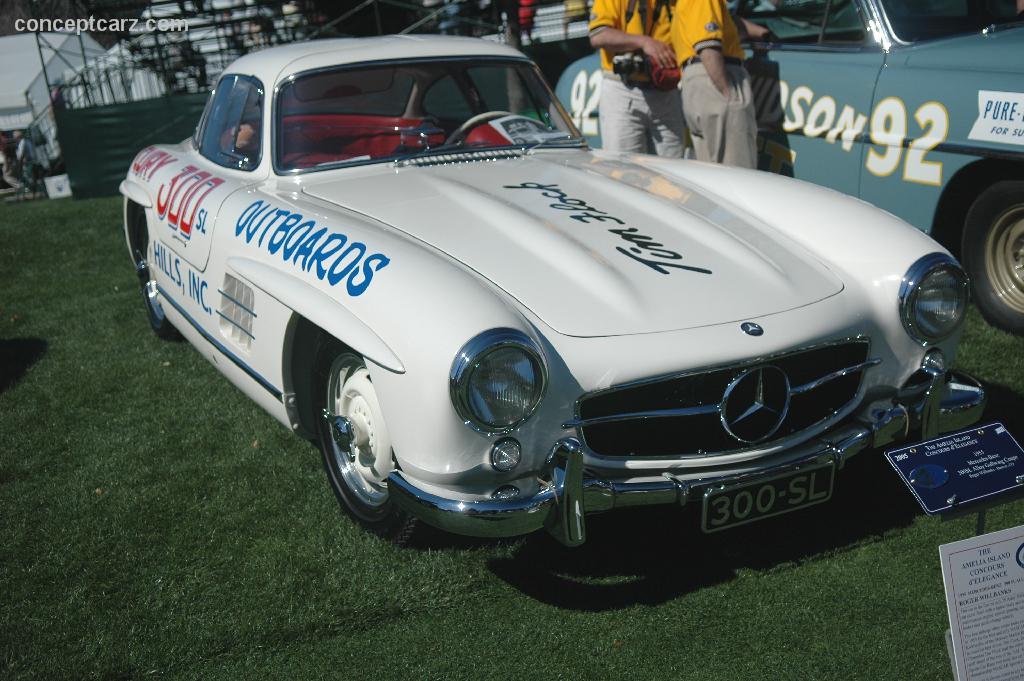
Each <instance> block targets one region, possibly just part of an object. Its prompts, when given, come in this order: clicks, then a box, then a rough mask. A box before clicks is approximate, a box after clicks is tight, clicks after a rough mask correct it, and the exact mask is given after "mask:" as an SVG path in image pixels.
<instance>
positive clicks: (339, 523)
mask: <svg viewBox="0 0 1024 681" xmlns="http://www.w3.org/2000/svg"><path fill="white" fill-rule="evenodd" d="M119 223H120V202H119V201H118V200H116V199H104V200H96V201H76V202H70V201H54V202H48V203H47V202H41V203H33V204H23V205H8V206H0V240H2V242H0V243H2V246H0V352H2V353H3V354H2V356H0V358H2V361H3V362H4V365H5V367H7V368H8V369H10V368H12V367H18V366H26V365H27V369H26V370H25V371H24V375H23V376H21V377H20V379H19V380H17V381H16V382H15V383H14V384H13V385H9V386H7V387H6V388H0V390H2V391H0V519H2V522H0V678H3V679H22V678H37V679H47V680H50V679H53V680H57V679H129V678H147V679H148V678H185V679H191V678H194V679H241V678H258V679H268V678H281V679H312V678H352V679H370V678H372V679H390V678H395V679H499V678H538V679H540V678H543V679H578V678H600V679H612V678H616V679H618V678H621V679H670V678H671V679H702V680H703V679H729V680H734V679H794V680H797V679H799V680H801V681H805V680H808V679H871V680H877V679H901V680H902V679H922V680H925V679H927V680H934V679H948V678H950V676H951V675H950V671H949V662H948V659H947V657H946V652H945V647H944V643H943V632H944V631H945V629H946V627H947V623H946V613H945V604H944V597H943V590H942V578H941V571H940V567H939V561H938V548H937V547H938V545H939V544H940V543H945V542H949V541H954V540H957V539H962V538H965V537H968V536H970V535H971V534H972V533H973V530H974V519H973V517H969V518H964V519H960V520H956V521H951V522H941V521H940V520H938V519H935V518H928V517H926V516H924V515H923V514H922V513H921V512H920V511H919V510H918V508H917V506H916V504H915V502H914V501H913V500H912V499H911V498H910V497H909V495H908V494H907V493H906V491H905V490H904V489H903V488H902V487H901V484H900V483H899V482H898V480H896V476H895V474H894V473H893V472H892V471H891V469H888V467H887V466H886V465H884V464H883V463H882V462H880V461H879V458H878V457H877V456H876V455H863V456H862V457H859V458H858V459H855V460H854V462H853V463H852V464H851V465H850V467H849V469H848V470H845V471H843V474H842V475H841V476H840V477H839V482H838V487H837V491H836V498H835V499H834V500H833V503H830V504H828V505H826V506H824V507H818V509H817V510H815V511H808V512H804V513H797V514H791V515H789V516H785V517H783V518H779V519H774V520H770V521H767V522H764V523H760V524H757V525H754V526H751V527H749V528H741V529H739V530H736V531H734V532H732V533H726V534H722V535H714V536H704V535H702V534H701V533H700V532H699V531H697V530H696V529H695V525H694V523H695V517H694V516H695V515H696V514H694V513H692V512H683V511H681V510H679V509H674V508H660V509H645V510H642V511H633V512H628V513H617V514H613V515H606V516H600V517H594V518H592V520H591V521H590V524H589V530H590V538H589V541H588V543H587V544H586V545H585V546H583V547H582V548H579V549H575V550H570V549H564V548H562V547H560V546H559V545H557V544H556V543H554V542H553V541H552V540H551V539H549V538H548V537H547V536H545V535H543V534H538V535H534V536H531V537H529V538H526V539H520V540H515V541H508V542H486V541H472V540H460V539H446V538H445V537H442V536H438V535H436V534H435V535H428V536H427V537H426V538H425V539H424V540H422V541H421V543H420V544H419V545H418V547H415V548H412V549H406V550H399V549H395V548H393V547H391V546H390V545H388V544H385V543H383V542H381V541H378V540H376V539H373V538H371V537H369V536H367V535H366V534H364V533H363V532H361V531H359V530H358V529H357V528H356V527H354V526H353V525H352V523H351V522H349V521H348V520H347V519H346V518H345V517H344V516H343V515H342V514H341V513H340V511H339V509H338V508H337V504H336V502H335V500H334V497H333V496H332V494H331V493H330V491H329V489H328V486H327V482H326V479H325V476H324V474H323V472H322V470H321V467H320V461H319V455H318V453H317V452H316V451H315V449H314V448H313V446H312V445H310V444H309V443H307V442H304V441H301V440H298V439H296V438H295V437H293V436H292V435H291V434H290V433H288V432H287V431H286V430H285V429H284V428H282V427H281V426H280V425H278V424H277V423H276V422H275V421H273V420H272V419H271V418H270V417H269V416H267V415H265V414H264V413H262V412H261V411H260V410H259V409H258V408H257V407H255V406H254V405H253V404H252V403H251V402H250V401H249V400H248V399H247V398H245V397H244V396H243V395H242V394H241V393H239V392H238V391H237V390H235V389H234V388H232V387H231V386H230V385H229V384H228V382H227V381H226V380H225V379H223V378H221V376H220V375H219V374H218V373H217V372H216V371H215V370H214V368H213V367H212V366H210V365H209V364H207V363H206V362H205V361H204V360H203V359H202V358H200V356H199V354H198V353H197V352H195V351H194V350H193V349H192V348H191V347H189V346H188V345H186V344H183V343H164V342H160V341H158V340H157V339H156V338H155V337H153V336H152V334H150V333H149V330H148V328H147V324H146V320H145V317H144V313H143V310H142V305H141V301H140V298H139V295H138V292H137V290H136V285H135V279H134V276H133V273H132V270H131V266H130V264H129V262H128V258H127V254H126V251H125V248H124V246H123V243H122V241H121V235H120V228H119ZM959 364H960V366H961V367H963V368H964V369H966V370H968V371H971V372H973V373H975V374H976V375H977V376H978V377H980V378H982V379H983V380H985V381H986V382H987V383H989V384H990V388H991V392H992V396H993V401H992V405H991V408H990V411H989V414H988V415H987V416H990V417H993V418H1000V419H1002V420H1004V422H1006V423H1007V425H1009V426H1010V427H1011V430H1014V431H1015V432H1016V434H1017V435H1018V436H1024V408H1022V407H1024V341H1022V340H1021V339H1017V338H1012V337H1009V336H1007V335H1005V334H1002V333H999V332H997V331H994V330H993V329H990V328H989V327H987V326H985V325H984V323H983V322H982V321H981V320H980V318H979V317H978V316H977V315H976V314H972V316H971V318H970V320H969V323H968V329H967V333H966V336H965V340H964V344H963V347H962V353H961V357H960V360H959ZM4 373H9V372H4ZM689 510H690V511H692V510H693V509H689ZM1022 522H1024V502H1017V503H1015V504H1009V505H1004V506H1002V507H1000V508H998V509H997V510H994V511H991V512H989V514H988V527H989V529H990V530H995V529H1000V528H1004V527H1010V526H1014V525H1018V524H1021V523H1022Z"/></svg>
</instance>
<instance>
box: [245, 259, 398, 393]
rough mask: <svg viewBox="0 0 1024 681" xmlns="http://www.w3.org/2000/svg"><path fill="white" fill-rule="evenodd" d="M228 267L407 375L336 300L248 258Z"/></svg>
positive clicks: (377, 338) (368, 356) (373, 359)
mask: <svg viewBox="0 0 1024 681" xmlns="http://www.w3.org/2000/svg"><path fill="white" fill-rule="evenodd" d="M227 265H228V267H229V268H230V269H232V270H235V271H236V272H238V273H239V274H240V275H242V276H243V277H244V278H246V279H248V280H249V281H250V282H252V283H253V284H254V285H255V286H256V287H258V288H260V289H262V290H263V291H265V292H266V293H267V294H268V295H270V296H271V297H272V298H274V299H276V300H277V301H278V302H280V303H282V304H283V305H285V306H286V307H288V308H291V309H292V310H293V311H295V312H297V313H298V314H300V315H302V316H303V317H305V318H306V319H307V320H309V321H310V322H312V323H313V324H316V325H317V326H319V327H320V328H321V329H323V330H324V331H326V332H327V333H329V334H331V335H332V336H334V337H335V338H337V339H338V340H340V341H342V342H344V343H345V344H347V345H348V346H349V347H351V348H352V349H353V350H355V351H356V352H358V353H359V354H360V355H362V356H363V357H364V358H366V359H368V360H370V361H371V362H373V363H374V364H377V365H379V366H381V367H383V368H385V369H387V370H388V371H391V372H394V373H396V374H403V373H405V366H404V365H403V364H402V360H400V359H399V358H398V355H396V354H395V352H394V351H393V350H392V349H391V348H390V347H388V344H387V343H385V342H384V341H383V340H382V339H381V337H380V336H378V335H377V334H376V333H374V332H373V330H372V329H370V327H369V326H367V325H366V324H365V323H363V322H362V321H361V320H360V319H359V318H358V317H356V316H355V315H354V314H352V312H351V311H349V310H348V309H347V308H345V307H344V306H342V305H340V304H339V303H338V302H337V301H336V300H334V299H333V298H331V297H330V296H328V295H327V294H326V293H322V292H321V291H319V290H318V289H316V288H314V287H313V286H311V285H310V284H307V283H306V282H304V281H301V280H300V279H298V278H297V277H294V276H292V275H290V274H288V273H286V272H282V271H280V270H278V269H276V268H274V267H271V266H270V265H266V264H264V263H260V262H256V261H255V260H250V259H249V258H241V257H231V258H228V261H227Z"/></svg>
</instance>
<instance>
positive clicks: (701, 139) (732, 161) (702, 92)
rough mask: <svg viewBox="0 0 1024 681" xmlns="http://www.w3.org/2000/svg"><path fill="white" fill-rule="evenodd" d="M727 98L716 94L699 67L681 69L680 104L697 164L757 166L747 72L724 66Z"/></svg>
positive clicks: (693, 65)
mask: <svg viewBox="0 0 1024 681" xmlns="http://www.w3.org/2000/svg"><path fill="white" fill-rule="evenodd" d="M726 73H727V75H728V77H729V98H728V99H726V98H725V97H723V96H722V93H721V92H719V91H718V88H716V87H715V85H714V83H712V82H711V78H710V77H709V76H708V72H707V71H706V70H704V65H703V64H699V63H698V64H690V65H689V66H687V67H686V68H685V69H683V82H682V90H683V101H684V102H686V109H685V114H686V125H687V126H688V127H689V128H690V138H691V139H692V140H693V150H694V152H695V153H696V155H697V160H698V161H711V162H713V163H721V164H723V165H727V166H739V167H741V168H756V167H757V120H756V115H755V112H754V96H753V94H752V93H751V90H750V76H748V75H747V70H746V69H745V68H743V67H742V66H738V65H736V64H726Z"/></svg>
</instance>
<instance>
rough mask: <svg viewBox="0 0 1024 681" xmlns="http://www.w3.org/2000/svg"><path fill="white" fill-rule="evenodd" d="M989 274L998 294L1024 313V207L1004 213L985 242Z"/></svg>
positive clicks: (1008, 304) (1001, 298)
mask: <svg viewBox="0 0 1024 681" xmlns="http://www.w3.org/2000/svg"><path fill="white" fill-rule="evenodd" d="M985 274H986V275H988V280H989V281H990V282H992V286H993V288H994V289H995V292H996V295H997V296H999V298H1000V300H1002V301H1003V302H1004V303H1005V304H1006V305H1007V306H1008V307H1010V308H1011V309H1012V310H1014V311H1015V312H1017V313H1018V314H1024V205H1019V206H1013V207H1012V208H1010V209H1009V210H1007V211H1004V212H1003V213H1002V214H1001V215H1000V216H999V217H998V218H996V221H995V224H994V225H993V226H992V228H991V229H990V230H989V232H988V237H987V238H986V240H985Z"/></svg>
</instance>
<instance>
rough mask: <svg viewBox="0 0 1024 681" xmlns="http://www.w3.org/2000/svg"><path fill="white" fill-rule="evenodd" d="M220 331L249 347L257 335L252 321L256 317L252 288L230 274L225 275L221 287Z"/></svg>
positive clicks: (243, 346) (240, 344) (239, 343)
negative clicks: (253, 329) (253, 331)
mask: <svg viewBox="0 0 1024 681" xmlns="http://www.w3.org/2000/svg"><path fill="white" fill-rule="evenodd" d="M219 292H220V309H219V310H217V314H218V315H219V316H220V332H221V334H222V335H223V336H224V337H225V338H230V339H231V340H233V341H235V343H237V344H238V345H239V346H241V347H242V348H245V349H249V347H250V346H252V342H253V341H254V340H255V337H254V336H253V335H252V323H253V320H254V319H255V318H256V313H255V312H254V311H253V309H254V308H253V295H252V288H251V287H249V286H246V285H245V284H243V283H242V282H241V281H240V280H239V279H236V278H235V277H232V276H231V275H230V274H226V275H224V288H222V289H220V291H219Z"/></svg>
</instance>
